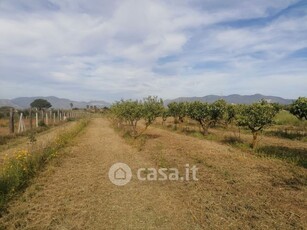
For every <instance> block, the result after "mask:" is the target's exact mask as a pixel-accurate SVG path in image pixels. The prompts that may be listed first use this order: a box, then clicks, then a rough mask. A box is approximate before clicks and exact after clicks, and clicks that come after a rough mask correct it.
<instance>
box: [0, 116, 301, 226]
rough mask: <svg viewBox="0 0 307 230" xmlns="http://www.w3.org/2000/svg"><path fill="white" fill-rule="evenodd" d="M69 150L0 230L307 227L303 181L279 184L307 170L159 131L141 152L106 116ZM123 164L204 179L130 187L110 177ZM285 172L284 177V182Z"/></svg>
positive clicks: (0, 220)
mask: <svg viewBox="0 0 307 230" xmlns="http://www.w3.org/2000/svg"><path fill="white" fill-rule="evenodd" d="M65 152H66V154H65V155H64V156H62V158H61V162H60V163H59V164H52V165H49V166H48V167H47V169H46V170H45V171H44V172H43V173H41V175H39V176H38V177H37V178H36V179H35V180H34V181H33V183H32V185H31V186H30V187H29V188H28V189H27V190H26V191H25V192H24V194H22V195H21V196H20V197H19V198H17V199H16V200H15V201H13V202H12V203H11V205H10V207H9V209H8V212H7V213H5V214H4V215H3V217H2V218H0V229H1V228H3V229H238V228H241V229H248V228H254V229H272V228H279V229H291V228H293V227H294V228H298V229H299V228H303V227H304V226H303V225H304V222H305V220H306V219H305V216H304V213H305V211H306V207H305V206H304V202H305V201H306V200H305V198H304V197H305V196H306V188H305V187H304V186H303V185H302V184H301V183H300V182H297V184H295V188H293V187H290V186H288V185H287V184H277V185H275V186H273V185H272V183H273V182H275V183H277V182H280V181H279V180H282V179H287V178H288V177H291V176H292V174H291V173H293V172H295V173H296V174H299V175H300V176H306V171H304V169H302V170H301V169H291V170H288V169H287V167H288V166H286V165H284V164H283V163H279V161H278V162H275V161H267V160H265V159H258V158H255V157H252V156H251V157H249V156H248V157H246V156H245V155H244V153H234V150H232V149H230V148H229V147H227V146H222V145H219V144H215V143H211V142H209V141H202V140H196V139H195V138H191V137H187V136H183V135H178V134H174V133H171V132H168V131H165V130H159V129H155V128H151V129H149V131H148V135H147V140H146V141H145V142H144V143H143V146H142V148H141V151H139V150H138V149H137V148H134V147H132V146H131V145H128V144H127V143H126V141H125V140H124V139H123V138H121V137H120V136H119V135H118V134H117V133H116V132H115V131H114V130H113V129H112V128H111V127H110V124H109V123H108V121H107V120H105V119H102V118H97V119H94V120H93V121H92V122H91V123H90V125H89V126H88V128H87V129H86V130H85V131H84V133H83V134H82V135H80V136H79V137H78V138H76V139H75V140H74V142H73V143H72V145H71V146H70V147H68V148H67V149H65ZM116 162H124V163H126V164H128V165H129V166H130V167H131V169H132V172H136V171H137V169H138V168H143V167H178V168H180V169H182V167H183V165H184V164H186V163H188V164H191V165H192V164H196V165H197V166H198V167H199V168H200V170H199V175H198V177H199V181H195V182H192V181H189V182H182V181H173V182H170V181H165V182H161V181H139V180H137V179H136V178H135V173H133V178H132V180H131V182H130V183H128V184H127V185H125V186H116V185H114V184H112V183H111V182H110V180H109V178H108V171H109V168H110V166H111V165H112V164H114V163H116ZM239 165H241V166H242V167H239ZM277 170H281V171H282V172H283V173H282V175H281V176H280V177H278V178H277V179H276V175H277V174H278V172H277ZM274 179H275V181H273V180H274ZM280 183H281V182H280ZM277 195H278V196H277Z"/></svg>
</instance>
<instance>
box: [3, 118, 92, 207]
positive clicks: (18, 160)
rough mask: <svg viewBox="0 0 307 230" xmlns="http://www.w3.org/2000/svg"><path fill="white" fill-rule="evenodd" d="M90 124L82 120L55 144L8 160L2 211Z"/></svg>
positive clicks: (21, 152)
mask: <svg viewBox="0 0 307 230" xmlns="http://www.w3.org/2000/svg"><path fill="white" fill-rule="evenodd" d="M88 123H89V120H87V119H82V120H80V121H79V122H78V124H77V125H76V127H74V128H73V129H72V130H68V131H66V132H64V133H61V134H60V135H59V136H58V137H57V138H56V140H55V141H54V142H51V143H50V144H49V145H48V146H47V147H45V148H43V149H41V150H39V151H35V152H29V151H28V150H19V151H18V152H17V153H16V155H15V156H14V157H10V158H7V159H6V160H5V162H4V163H3V165H2V168H1V169H0V211H3V210H4V208H5V206H6V204H7V202H8V201H9V200H10V199H11V198H12V197H13V196H14V195H15V194H16V193H17V192H18V191H20V190H22V189H23V188H25V187H26V186H27V184H28V183H29V181H30V180H31V178H33V177H34V176H35V175H36V174H37V173H38V172H39V171H40V170H41V169H42V168H43V166H45V165H46V163H47V162H48V161H50V160H51V159H52V158H55V157H56V156H57V155H58V152H59V150H60V149H62V148H64V147H65V146H66V145H67V144H68V143H69V141H71V140H72V139H73V138H74V137H76V136H77V135H78V134H79V133H80V132H81V131H82V130H83V129H84V128H85V127H86V126H87V124H88Z"/></svg>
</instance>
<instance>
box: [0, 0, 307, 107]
mask: <svg viewBox="0 0 307 230" xmlns="http://www.w3.org/2000/svg"><path fill="white" fill-rule="evenodd" d="M234 93H236V94H254V93H262V94H266V95H276V96H282V97H285V98H296V97H298V96H307V0H304V1H296V0H271V1H270V0H257V1H250V0H227V1H218V0H215V1H213V0H212V1H209V0H186V1H181V0H168V1H161V0H152V1H149V0H123V1H118V0H113V1H106V0H49V1H44V0H27V1H24V0H0V98H14V97H19V96H49V95H54V96H58V97H66V98H70V99H74V100H107V101H114V100H118V99H121V98H142V97H145V96H147V95H158V96H160V97H162V98H165V99H167V98H176V97H180V96H204V95H208V94H217V95H228V94H234Z"/></svg>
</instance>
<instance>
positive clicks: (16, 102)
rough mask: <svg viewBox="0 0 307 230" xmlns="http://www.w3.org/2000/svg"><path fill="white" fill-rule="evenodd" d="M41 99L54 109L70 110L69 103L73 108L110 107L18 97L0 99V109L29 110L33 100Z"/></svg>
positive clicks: (54, 99)
mask: <svg viewBox="0 0 307 230" xmlns="http://www.w3.org/2000/svg"><path fill="white" fill-rule="evenodd" d="M38 98H42V99H46V100H47V101H49V102H50V103H51V104H52V107H53V108H55V109H70V103H73V107H74V108H86V106H87V105H90V106H97V107H98V108H102V107H105V106H110V103H108V102H105V101H89V102H84V101H73V100H69V99H66V98H58V97H54V96H50V97H18V98H14V99H12V100H9V99H0V107H2V106H12V107H14V108H17V109H22V108H29V107H30V104H31V102H33V101H34V100H35V99H38Z"/></svg>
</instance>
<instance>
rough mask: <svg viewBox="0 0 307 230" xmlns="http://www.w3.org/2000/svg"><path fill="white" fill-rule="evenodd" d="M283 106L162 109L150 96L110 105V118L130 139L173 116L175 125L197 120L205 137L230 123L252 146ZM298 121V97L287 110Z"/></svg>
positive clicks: (221, 103) (304, 104) (306, 105)
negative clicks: (248, 137) (247, 135)
mask: <svg viewBox="0 0 307 230" xmlns="http://www.w3.org/2000/svg"><path fill="white" fill-rule="evenodd" d="M282 108H283V107H282V106H281V105H279V104H277V103H268V102H267V101H265V100H261V101H260V102H257V103H253V104H250V105H243V104H238V105H235V104H228V103H227V102H226V101H225V100H218V101H215V102H213V103H207V102H200V101H194V102H171V103H170V104H168V105H167V107H165V106H164V104H163V100H162V99H160V98H158V97H153V96H149V97H147V98H144V99H143V100H121V101H118V102H116V103H114V104H113V105H112V106H111V109H110V111H111V114H112V118H113V119H114V120H115V121H116V122H117V125H118V126H126V127H128V130H129V132H130V134H131V135H132V136H133V137H138V136H140V135H141V134H142V133H143V132H144V131H145V130H146V129H147V128H148V127H149V126H150V125H151V124H152V123H153V122H154V121H155V119H156V118H158V117H161V118H162V120H163V121H166V119H167V118H168V117H173V119H174V123H175V125H176V124H180V123H183V122H184V118H186V117H188V118H190V119H192V120H194V121H196V122H197V123H198V124H199V126H200V127H201V130H202V134H203V135H207V134H208V133H209V129H210V128H211V127H214V126H216V125H217V124H219V125H224V126H225V127H227V126H228V125H229V124H231V123H233V124H235V125H237V126H240V127H245V128H247V129H249V130H250V131H251V133H252V135H253V141H252V147H253V148H254V147H255V145H256V143H257V137H258V135H259V132H260V131H262V130H263V129H265V128H267V127H269V126H270V125H272V124H273V122H274V120H273V119H274V117H275V115H276V114H277V113H278V112H279V111H280V110H281V109H282ZM287 109H288V110H289V111H290V112H291V113H292V114H293V115H295V116H296V117H298V118H299V119H301V120H302V119H305V120H306V119H307V98H305V97H300V98H298V99H297V100H296V101H294V102H293V103H292V105H290V107H289V108H287ZM140 120H143V121H144V123H145V126H144V128H143V129H142V130H138V128H137V127H138V124H139V121H140Z"/></svg>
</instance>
